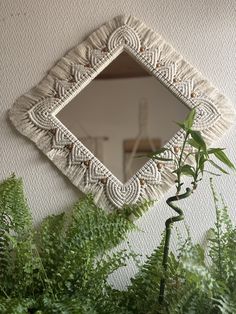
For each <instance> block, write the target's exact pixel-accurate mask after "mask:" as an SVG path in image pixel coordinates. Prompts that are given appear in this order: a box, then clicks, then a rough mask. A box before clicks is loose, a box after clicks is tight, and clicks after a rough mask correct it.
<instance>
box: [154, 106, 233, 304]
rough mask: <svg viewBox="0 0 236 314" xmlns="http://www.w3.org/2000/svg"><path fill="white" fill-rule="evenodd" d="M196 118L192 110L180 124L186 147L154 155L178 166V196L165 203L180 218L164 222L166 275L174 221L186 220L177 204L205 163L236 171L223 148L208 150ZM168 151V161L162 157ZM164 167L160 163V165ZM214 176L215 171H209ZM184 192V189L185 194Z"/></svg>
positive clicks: (189, 191)
mask: <svg viewBox="0 0 236 314" xmlns="http://www.w3.org/2000/svg"><path fill="white" fill-rule="evenodd" d="M195 116H196V108H194V109H192V110H191V111H190V113H189V114H188V116H187V118H186V119H185V121H184V122H182V123H177V124H178V125H179V126H180V127H181V128H182V129H183V131H184V138H183V144H182V145H181V147H178V146H176V147H174V148H165V147H164V148H161V149H160V150H159V151H157V152H155V153H154V154H152V155H151V156H150V157H152V158H153V159H154V160H155V159H156V160H158V161H161V162H165V161H166V162H169V161H171V162H173V163H174V165H175V168H174V170H173V171H172V173H173V174H175V175H176V180H175V183H176V193H175V195H173V196H171V197H169V198H168V199H167V200H166V203H167V204H168V206H169V207H171V208H172V209H173V210H174V211H175V212H176V213H177V214H178V215H175V216H172V217H170V218H168V219H167V220H166V222H165V242H164V247H163V252H164V253H163V261H162V265H163V268H164V271H165V273H166V272H167V268H168V255H169V245H170V239H171V229H172V226H173V224H174V223H175V222H178V221H181V220H184V212H183V210H182V209H181V208H180V207H178V206H177V205H176V202H178V201H180V200H182V199H185V198H188V197H189V196H190V195H191V194H192V193H193V192H194V191H195V190H196V189H197V186H198V182H200V181H201V180H202V178H203V176H204V174H205V172H209V171H208V170H206V169H205V168H206V167H205V166H206V164H208V163H210V164H211V165H212V166H213V167H214V168H216V169H217V170H219V171H220V172H221V173H224V174H228V172H227V171H226V170H225V169H223V168H222V166H221V165H219V164H218V162H219V161H220V162H221V163H223V165H224V166H227V167H228V168H230V169H233V170H235V166H234V164H233V163H232V162H231V161H230V160H229V158H228V157H227V155H226V154H225V153H224V149H223V148H208V147H207V144H206V142H205V140H204V138H203V137H202V135H201V133H200V132H199V131H197V130H194V128H193V125H194V120H195ZM166 152H168V154H169V158H166V157H165V156H163V154H165V153H166ZM212 157H213V158H214V157H215V159H216V160H217V163H216V162H215V161H214V160H213V158H212ZM160 165H161V164H160ZM210 173H211V174H213V175H219V174H215V173H213V172H210ZM183 175H185V176H189V177H191V179H192V181H191V183H190V184H188V185H187V187H186V184H184V182H183V180H182V177H183ZM183 189H185V190H184V191H183ZM165 273H164V274H163V277H162V278H161V282H160V292H159V303H160V304H162V303H163V302H164V293H165V284H166V279H165Z"/></svg>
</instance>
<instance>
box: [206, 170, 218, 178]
mask: <svg viewBox="0 0 236 314" xmlns="http://www.w3.org/2000/svg"><path fill="white" fill-rule="evenodd" d="M203 172H206V173H209V174H212V175H213V176H216V177H220V174H219V173H215V172H212V171H208V170H204V171H203Z"/></svg>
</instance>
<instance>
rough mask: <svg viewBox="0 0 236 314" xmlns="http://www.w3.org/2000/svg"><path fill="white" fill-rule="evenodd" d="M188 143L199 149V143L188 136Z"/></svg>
mask: <svg viewBox="0 0 236 314" xmlns="http://www.w3.org/2000/svg"><path fill="white" fill-rule="evenodd" d="M188 144H189V145H191V146H192V147H194V148H196V149H199V147H200V145H199V144H198V143H197V142H196V141H195V140H194V139H193V138H190V139H189V140H188Z"/></svg>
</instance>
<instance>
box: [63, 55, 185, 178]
mask: <svg viewBox="0 0 236 314" xmlns="http://www.w3.org/2000/svg"><path fill="white" fill-rule="evenodd" d="M188 111H189V108H187V107H186V106H185V105H184V104H183V103H182V102H181V101H180V100H179V99H178V98H177V97H176V96H174V95H173V94H172V93H171V92H170V91H169V90H168V89H167V88H166V87H165V86H163V85H162V84H161V83H160V82H159V80H158V79H157V78H155V77H153V76H152V75H150V74H149V72H147V71H146V69H144V68H143V67H142V66H141V65H140V64H139V63H137V61H136V60H134V59H133V58H132V57H131V56H130V55H128V54H127V53H126V52H123V53H121V54H120V55H119V56H118V57H117V58H116V59H115V60H114V61H113V62H112V63H111V64H110V65H108V66H107V68H105V69H104V70H103V71H102V72H101V73H100V74H99V75H98V76H97V77H96V78H95V79H94V80H93V81H92V82H91V83H90V84H89V85H88V86H87V87H85V88H84V89H83V90H82V91H81V92H80V93H79V94H78V95H77V96H75V98H74V99H73V100H72V101H71V102H69V103H68V104H67V105H66V106H65V107H64V108H63V109H62V110H61V111H60V112H59V113H58V114H57V118H58V119H59V120H60V121H61V122H62V123H63V124H64V125H65V126H66V127H67V128H68V129H69V130H70V131H71V132H72V133H73V134H74V135H75V136H76V137H77V138H78V139H79V140H80V141H81V142H82V143H83V144H84V145H85V146H86V147H87V148H88V149H89V150H90V151H91V152H92V153H93V154H94V155H95V156H96V157H97V158H98V159H99V160H100V161H101V162H102V163H103V164H104V165H105V166H106V167H107V168H108V169H109V170H110V171H111V172H112V173H113V174H114V175H115V176H116V177H117V178H118V179H119V180H120V181H122V182H126V181H127V180H128V179H129V178H130V177H132V176H133V175H134V174H135V173H136V172H137V170H139V169H140V168H141V167H142V166H143V165H144V164H145V162H146V161H147V160H148V159H149V158H146V157H142V158H137V157H138V156H140V155H146V154H150V153H151V152H153V151H155V150H156V149H158V148H160V147H162V146H164V145H165V144H166V142H168V141H169V140H170V139H171V138H172V136H173V135H174V134H175V133H176V132H177V131H178V130H179V127H178V125H176V124H175V123H174V121H182V120H184V118H185V117H186V115H187V113H188Z"/></svg>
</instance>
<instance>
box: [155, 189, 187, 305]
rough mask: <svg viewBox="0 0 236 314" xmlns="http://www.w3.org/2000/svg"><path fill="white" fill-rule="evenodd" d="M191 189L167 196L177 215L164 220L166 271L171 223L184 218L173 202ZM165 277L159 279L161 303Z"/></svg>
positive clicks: (184, 195) (168, 202)
mask: <svg viewBox="0 0 236 314" xmlns="http://www.w3.org/2000/svg"><path fill="white" fill-rule="evenodd" d="M191 193H192V190H191V189H190V188H187V189H186V192H185V193H183V194H181V195H176V196H172V197H169V198H168V199H167V201H166V203H167V204H168V205H169V206H170V207H171V208H172V209H173V210H174V211H175V212H177V213H178V216H172V217H170V218H168V219H167V220H166V222H165V226H166V230H165V245H164V252H163V261H162V265H163V269H164V271H165V272H166V271H167V267H168V256H169V245H170V237H171V227H172V224H173V223H175V222H177V221H181V220H183V219H184V213H183V211H182V209H181V208H179V207H177V206H176V205H175V204H174V203H173V202H176V201H179V200H181V199H184V198H187V197H189V196H190V195H191ZM165 283H166V282H165V278H164V277H163V278H162V279H161V283H160V292H159V303H160V304H162V303H163V300H164V293H165Z"/></svg>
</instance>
